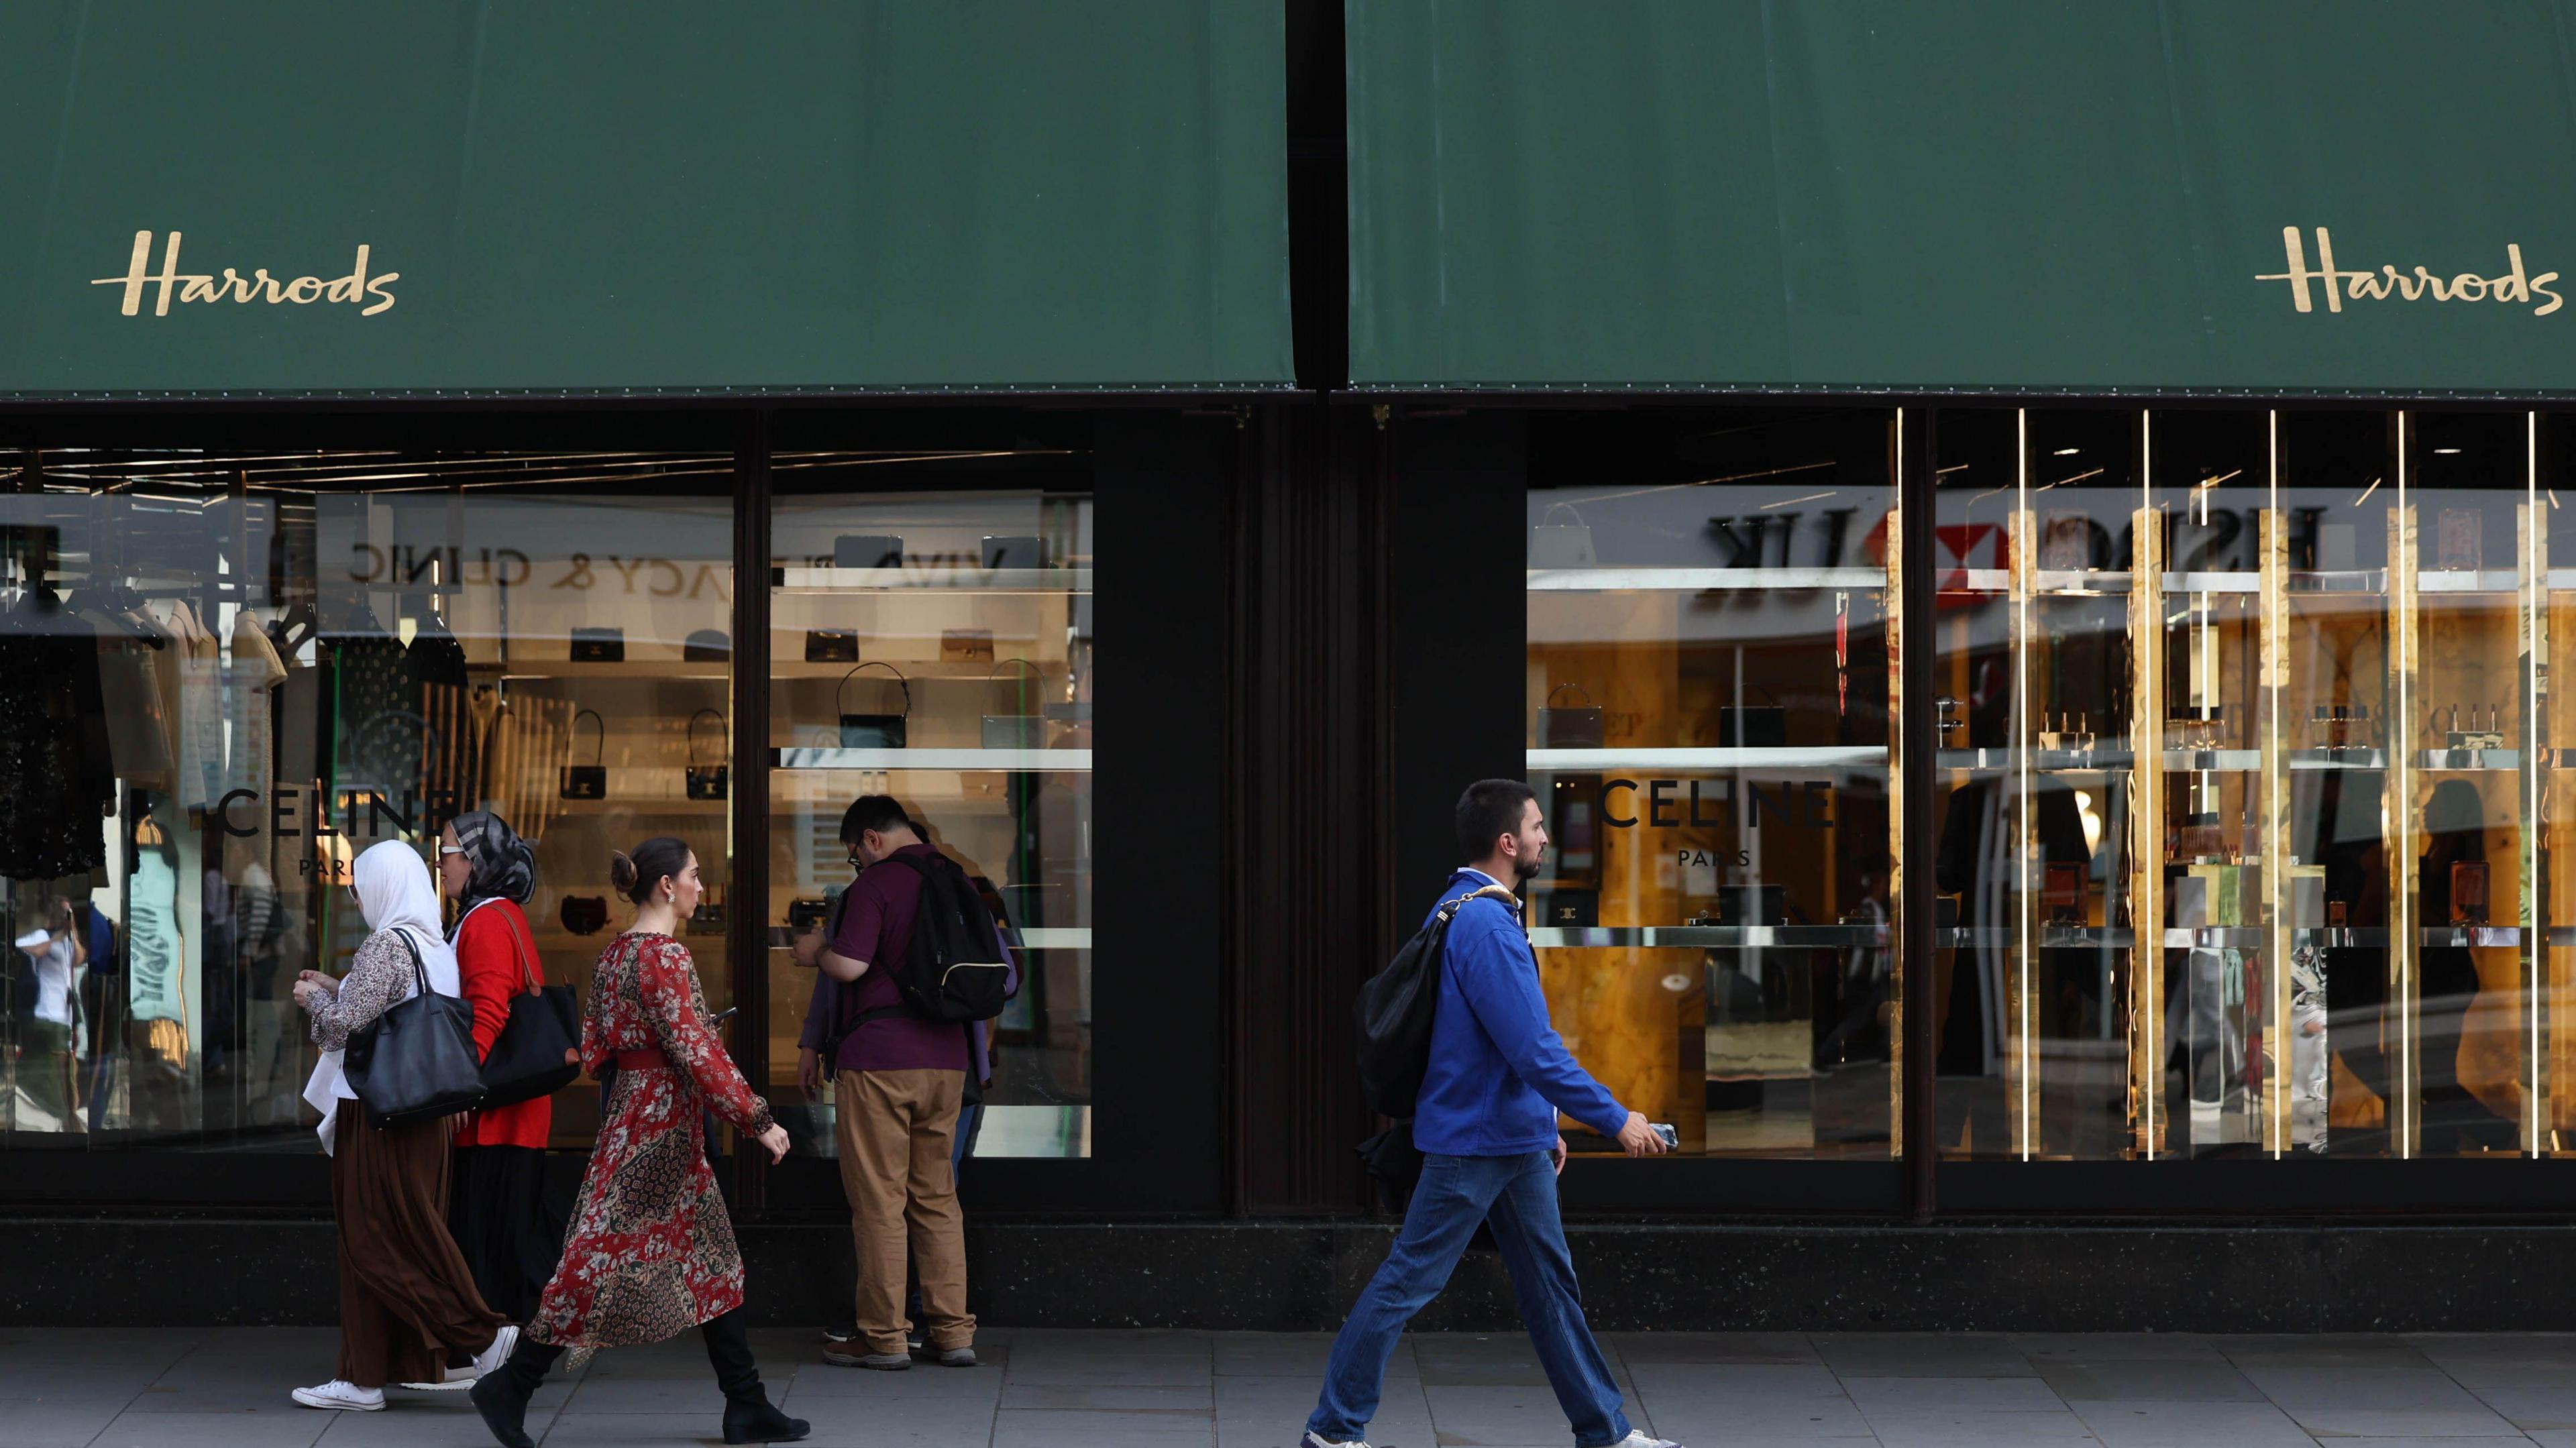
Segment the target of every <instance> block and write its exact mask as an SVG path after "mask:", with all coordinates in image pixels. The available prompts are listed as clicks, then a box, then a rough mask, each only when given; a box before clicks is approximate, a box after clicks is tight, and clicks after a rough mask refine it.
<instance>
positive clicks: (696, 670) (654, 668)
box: [465, 659, 733, 684]
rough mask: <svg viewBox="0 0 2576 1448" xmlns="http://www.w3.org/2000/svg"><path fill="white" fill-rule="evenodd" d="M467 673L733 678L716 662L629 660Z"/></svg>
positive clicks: (527, 664) (540, 662)
mask: <svg viewBox="0 0 2576 1448" xmlns="http://www.w3.org/2000/svg"><path fill="white" fill-rule="evenodd" d="M465 668H466V670H467V672H468V673H470V674H473V675H475V676H477V677H480V678H499V679H501V680H502V681H504V682H513V681H517V680H522V679H527V680H545V679H651V680H654V681H656V682H659V681H661V680H664V679H688V680H693V681H700V682H705V683H713V684H721V683H725V682H727V681H729V680H730V679H732V677H733V675H732V674H730V673H729V672H727V671H726V669H725V666H724V665H722V664H718V663H705V662H699V661H696V660H692V661H690V662H687V663H682V662H681V661H679V660H677V659H629V660H627V661H625V662H623V663H615V664H606V663H594V662H590V661H586V660H585V661H578V662H577V661H574V660H570V659H513V660H511V661H510V662H508V663H473V662H469V663H468V664H466V666H465Z"/></svg>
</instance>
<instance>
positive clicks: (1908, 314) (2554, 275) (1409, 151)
mask: <svg viewBox="0 0 2576 1448" xmlns="http://www.w3.org/2000/svg"><path fill="white" fill-rule="evenodd" d="M1348 15H1349V21H1350V24H1349V35H1350V47H1351V69H1350V76H1351V84H1350V125H1351V142H1350V157H1351V232H1350V234H1351V271H1352V290H1351V297H1352V302H1351V357H1352V374H1353V378H1354V380H1355V381H1356V382H1357V383H1359V384H1360V385H1363V386H1371V387H1387V388H1434V387H1437V388H1452V387H1545V388H1587V387H1602V388H1655V387H1661V386H1674V387H1687V388H1711V387H1721V388H1722V387H1741V388H1765V389H1772V388H1799V387H1814V388H1850V389H1868V390H1916V389H1921V390H1933V389H1949V388H1968V389H1987V388H1991V389H2007V390H2013V391H2033V392H2044V391H2074V392H2107V391H2122V392H2145V391H2151V390H2155V389H2179V390H2189V391H2194V392H2209V393H2217V392H2226V391H2231V390H2251V391H2282V392H2298V393H2336V392H2344V391H2358V392H2395V393H2435V392H2447V391H2452V390H2459V391H2464V392H2470V393H2477V394H2515V393H2529V392H2556V393H2570V392H2576V307H2563V306H2561V305H2560V299H2561V298H2564V297H2576V186H2571V185H2570V184H2569V178H2570V177H2576V81H2571V64H2576V62H2571V56H2576V11H2572V10H2571V6H2570V5H2568V4H2565V3H2559V4H2549V3H2482V4H2476V5H2464V4H2458V3H2455V0H2394V3H2284V0H2266V3H2259V4H2245V3H2237V0H2164V3H2148V0H2110V3H2101V0H2091V3H2037V0H2018V3H2015V0H1920V3H1906V4H1828V3H1816V4H1801V3H1788V0H1774V3H1768V4H1764V3H1753V0H1611V3H1602V4H1587V5H1567V4H1562V3H1556V0H1475V3H1457V0H1349V5H1348ZM2329 246H2331V248H2332V252H2333V262H2332V269H2333V273H2334V275H2333V276H2332V277H2331V278H2329V277H2328V276H2327V275H2325V269H2326V261H2325V256H2324V252H2325V251H2326V249H2327V248H2328V247H2329ZM2419 267H2420V268H2422V270H2421V271H2419V270H2418V268H2419ZM2303 273H2304V274H2305V280H2304V283H2302V281H2301V280H2300V277H2301V275H2302V274H2303ZM2544 277H2546V280H2544Z"/></svg>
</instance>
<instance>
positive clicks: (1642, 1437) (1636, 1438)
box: [1610, 1428, 1682, 1448]
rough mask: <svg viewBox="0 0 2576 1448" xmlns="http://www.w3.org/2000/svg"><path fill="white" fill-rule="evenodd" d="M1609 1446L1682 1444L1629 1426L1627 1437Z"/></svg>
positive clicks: (1633, 1447)
mask: <svg viewBox="0 0 2576 1448" xmlns="http://www.w3.org/2000/svg"><path fill="white" fill-rule="evenodd" d="M1610 1448H1682V1445H1680V1444H1679V1443H1676V1442H1674V1441H1673V1440H1672V1439H1670V1438H1657V1437H1653V1436H1651V1435H1649V1434H1648V1433H1647V1432H1646V1430H1645V1429H1643V1428H1631V1429H1629V1430H1628V1436H1627V1437H1625V1438H1622V1439H1620V1440H1619V1441H1618V1442H1616V1443H1613V1444H1611V1445H1610Z"/></svg>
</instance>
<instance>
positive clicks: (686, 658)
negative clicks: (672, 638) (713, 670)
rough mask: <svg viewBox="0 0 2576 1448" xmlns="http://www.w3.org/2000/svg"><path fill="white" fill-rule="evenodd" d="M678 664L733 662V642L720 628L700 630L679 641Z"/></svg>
mask: <svg viewBox="0 0 2576 1448" xmlns="http://www.w3.org/2000/svg"><path fill="white" fill-rule="evenodd" d="M680 662H681V663H684V664H725V663H731V662H733V640H732V639H730V638H727V637H726V636H725V631H724V630H723V629H720V628H702V629H699V630H698V631H696V632H695V633H692V634H690V635H689V636H688V637H687V638H685V639H682V640H680Z"/></svg>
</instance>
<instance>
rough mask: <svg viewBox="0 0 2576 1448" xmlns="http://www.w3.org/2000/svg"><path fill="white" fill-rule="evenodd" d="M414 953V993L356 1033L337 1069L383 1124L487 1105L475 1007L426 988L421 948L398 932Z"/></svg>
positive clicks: (408, 1122)
mask: <svg viewBox="0 0 2576 1448" xmlns="http://www.w3.org/2000/svg"><path fill="white" fill-rule="evenodd" d="M394 935H395V938H397V939H399V940H401V941H402V946H403V949H404V950H405V951H406V952H408V953H409V954H410V956H411V976H412V985H413V993H412V995H411V997H410V998H409V999H408V1000H401V1001H397V1002H395V1003H394V1004H392V1005H390V1006H387V1007H386V1008H385V1013H384V1014H383V1015H380V1016H378V1017H376V1018H375V1019H374V1020H372V1021H369V1022H368V1023H367V1024H366V1026H365V1027H364V1028H362V1029H360V1030H358V1031H356V1032H355V1033H353V1034H351V1036H350V1037H349V1040H348V1045H347V1047H346V1048H345V1053H344V1054H343V1055H342V1056H341V1058H340V1069H341V1071H342V1072H343V1073H344V1074H346V1075H347V1076H348V1078H349V1089H350V1090H352V1091H355V1092H357V1093H358V1100H359V1101H361V1102H363V1103H364V1104H365V1105H366V1108H367V1114H368V1115H369V1116H371V1117H373V1118H374V1119H375V1123H376V1125H377V1126H378V1127H379V1128H384V1127H395V1126H410V1125H413V1124H415V1123H417V1122H422V1121H435V1120H436V1119H438V1118H439V1117H442V1116H454V1115H455V1114H456V1113H458V1112H460V1111H471V1110H473V1109H474V1108H475V1107H477V1106H480V1105H482V1104H483V1067H482V1064H481V1063H480V1062H478V1061H477V1060H475V1056H474V1006H473V1003H472V1002H470V1001H467V1000H465V999H463V998H461V997H458V996H452V995H440V994H439V993H438V992H436V991H434V990H431V989H430V988H429V969H428V967H426V966H424V965H422V964H421V960H420V947H419V946H416V945H414V944H412V943H411V937H410V936H408V935H405V934H403V933H402V932H401V931H399V930H397V931H395V932H394Z"/></svg>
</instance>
